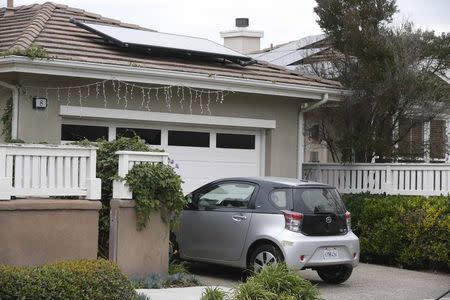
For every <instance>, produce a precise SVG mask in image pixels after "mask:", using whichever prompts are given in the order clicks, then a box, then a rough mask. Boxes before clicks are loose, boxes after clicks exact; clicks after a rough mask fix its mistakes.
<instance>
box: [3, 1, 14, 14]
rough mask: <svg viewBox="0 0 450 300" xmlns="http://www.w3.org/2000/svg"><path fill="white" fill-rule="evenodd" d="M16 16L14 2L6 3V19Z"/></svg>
mask: <svg viewBox="0 0 450 300" xmlns="http://www.w3.org/2000/svg"><path fill="white" fill-rule="evenodd" d="M13 15H14V0H8V1H7V2H6V10H5V14H4V15H3V16H4V17H9V16H13Z"/></svg>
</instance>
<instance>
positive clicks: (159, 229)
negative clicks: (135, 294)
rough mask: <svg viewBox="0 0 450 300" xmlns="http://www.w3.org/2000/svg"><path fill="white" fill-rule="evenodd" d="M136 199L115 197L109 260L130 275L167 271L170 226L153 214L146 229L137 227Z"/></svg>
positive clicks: (112, 207) (164, 272)
mask: <svg viewBox="0 0 450 300" xmlns="http://www.w3.org/2000/svg"><path fill="white" fill-rule="evenodd" d="M135 205H136V202H135V201H134V200H116V199H113V200H111V213H110V214H111V226H110V234H109V259H110V260H112V261H114V262H115V263H117V265H118V266H119V267H120V269H121V270H122V272H124V273H125V274H127V275H128V276H136V277H138V276H139V277H141V276H147V275H149V274H151V273H159V274H167V272H168V267H169V226H168V225H167V224H165V223H164V222H162V220H161V217H160V215H159V214H158V213H153V214H152V215H151V216H150V220H149V222H148V224H147V226H146V227H145V228H143V229H142V230H141V231H138V230H137V229H136V209H135Z"/></svg>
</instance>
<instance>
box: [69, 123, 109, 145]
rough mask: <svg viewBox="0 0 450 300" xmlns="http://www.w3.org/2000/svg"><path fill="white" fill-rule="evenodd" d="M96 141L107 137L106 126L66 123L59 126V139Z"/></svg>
mask: <svg viewBox="0 0 450 300" xmlns="http://www.w3.org/2000/svg"><path fill="white" fill-rule="evenodd" d="M85 139H86V140H89V141H96V140H98V139H108V127H102V126H85V125H67V124H63V125H62V126H61V140H63V141H82V140H85Z"/></svg>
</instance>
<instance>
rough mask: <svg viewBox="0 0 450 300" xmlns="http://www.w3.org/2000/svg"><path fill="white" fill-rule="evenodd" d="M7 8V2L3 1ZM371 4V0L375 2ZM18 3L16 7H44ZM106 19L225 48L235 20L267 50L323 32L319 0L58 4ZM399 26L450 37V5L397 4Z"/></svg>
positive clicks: (433, 0) (76, 0)
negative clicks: (244, 21) (246, 22)
mask: <svg viewBox="0 0 450 300" xmlns="http://www.w3.org/2000/svg"><path fill="white" fill-rule="evenodd" d="M0 1H1V4H2V6H5V5H6V0H0ZM369 1H370V0H369ZM44 2H45V1H40V0H14V5H15V6H18V5H23V4H31V3H44ZM53 2H56V3H62V4H67V5H69V6H72V7H76V8H82V9H85V10H87V11H90V12H94V13H98V14H101V15H103V16H105V17H110V18H114V19H118V20H121V21H123V22H128V23H134V24H138V25H141V26H143V27H147V28H151V29H154V30H157V31H161V32H168V33H177V34H184V35H191V36H198V37H204V38H208V39H210V40H212V41H215V42H219V43H222V40H221V38H220V34H219V32H220V31H224V30H231V29H233V28H234V19H235V18H239V17H245V18H249V19H250V27H249V29H254V30H263V31H264V38H263V39H262V40H261V44H262V47H263V48H264V47H268V46H269V45H270V44H271V43H272V44H274V45H276V44H280V43H286V42H288V41H292V40H296V39H299V38H301V37H304V36H306V35H313V34H319V33H321V32H322V31H321V29H320V27H319V26H318V25H317V23H316V19H317V16H316V15H315V14H314V11H313V8H314V7H315V6H316V2H315V0H277V1H275V0H247V1H244V0H221V1H218V0H189V1H188V0H53ZM397 5H398V8H399V10H400V13H399V14H398V15H397V16H396V18H395V22H396V23H401V22H402V21H404V20H409V21H413V22H414V23H415V24H416V25H417V27H421V28H424V29H429V30H434V31H436V32H437V33H441V32H450V0H426V1H424V0H397Z"/></svg>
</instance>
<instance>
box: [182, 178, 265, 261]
mask: <svg viewBox="0 0 450 300" xmlns="http://www.w3.org/2000/svg"><path fill="white" fill-rule="evenodd" d="M256 193H257V185H256V184H253V183H250V182H244V181H224V182H219V183H215V184H212V185H210V186H207V187H206V188H205V189H201V190H200V191H198V192H195V193H194V194H193V196H192V203H193V204H192V205H191V206H190V209H187V210H184V211H183V214H182V217H181V228H180V229H181V230H180V232H181V243H180V245H179V246H180V250H181V255H182V257H185V258H190V259H201V260H211V261H237V260H239V258H240V257H241V254H242V251H243V248H244V244H245V239H246V237H247V231H248V228H249V224H250V219H251V216H252V214H251V210H250V209H249V203H250V201H251V200H252V198H253V197H254V196H255V194H256Z"/></svg>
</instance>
